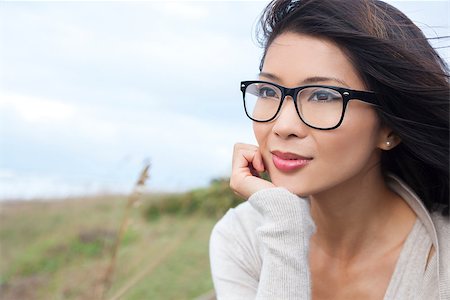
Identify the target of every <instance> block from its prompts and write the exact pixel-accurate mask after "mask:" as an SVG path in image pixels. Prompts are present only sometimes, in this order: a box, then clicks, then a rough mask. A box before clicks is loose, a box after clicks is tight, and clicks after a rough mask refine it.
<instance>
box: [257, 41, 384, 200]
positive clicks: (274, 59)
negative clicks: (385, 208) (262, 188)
mask: <svg viewBox="0 0 450 300" xmlns="http://www.w3.org/2000/svg"><path fill="white" fill-rule="evenodd" d="M260 80H264V81H270V82H274V83H277V84H280V85H283V86H285V87H288V88H293V87H297V86H301V85H306V84H318V85H331V86H340V87H346V88H349V89H354V90H367V88H366V86H365V85H364V83H363V81H362V80H361V78H360V77H359V75H358V74H357V72H356V70H355V68H354V67H353V65H352V63H351V62H350V60H349V59H348V58H347V57H346V55H345V54H344V52H343V51H342V50H341V49H340V48H339V47H338V46H337V45H336V44H334V43H332V42H330V41H328V40H325V39H320V38H315V37H311V36H307V35H299V34H295V33H284V34H281V35H279V36H278V37H277V38H276V39H275V40H274V41H273V42H272V44H271V45H270V47H269V48H268V50H267V53H266V57H265V60H264V67H263V70H262V72H261V74H260ZM253 129H254V133H255V136H256V139H257V141H258V144H259V147H260V151H261V153H262V156H263V159H264V164H265V167H266V169H267V170H268V172H269V174H270V177H271V179H272V182H273V183H274V184H275V185H277V186H282V187H285V188H287V189H289V190H290V191H291V192H293V193H296V194H297V195H302V196H307V195H313V194H316V193H321V192H324V191H328V190H331V189H333V188H335V187H337V186H343V184H345V183H346V182H350V180H351V179H353V178H356V176H362V175H363V174H365V173H367V172H368V171H369V170H371V169H373V168H374V167H375V168H376V167H377V164H378V162H379V156H380V150H379V148H380V147H381V145H383V144H384V143H385V142H386V139H387V134H386V130H385V129H383V128H382V127H381V126H380V123H379V120H378V117H377V115H376V112H375V110H374V108H373V107H372V106H370V105H368V104H366V103H364V102H361V101H354V100H352V101H350V102H349V104H348V106H347V110H346V112H345V116H344V120H343V122H342V124H341V125H340V126H339V127H338V128H336V129H333V130H318V129H313V128H310V127H308V126H307V125H305V124H304V123H303V122H302V121H301V120H300V118H299V116H298V114H297V112H296V110H295V107H294V102H293V101H292V99H291V97H290V96H288V97H287V99H286V100H285V101H284V103H283V106H282V108H281V111H280V112H279V115H278V117H277V118H276V119H275V120H273V121H271V122H266V123H257V122H254V123H253Z"/></svg>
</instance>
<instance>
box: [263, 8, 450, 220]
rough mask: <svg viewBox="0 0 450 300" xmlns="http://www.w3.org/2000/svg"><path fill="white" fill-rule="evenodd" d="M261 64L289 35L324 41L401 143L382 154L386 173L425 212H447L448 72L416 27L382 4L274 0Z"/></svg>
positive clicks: (265, 20) (266, 22)
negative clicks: (346, 63) (335, 48)
mask: <svg viewBox="0 0 450 300" xmlns="http://www.w3.org/2000/svg"><path fill="white" fill-rule="evenodd" d="M260 26H261V27H260V29H261V30H262V31H260V32H259V33H262V35H260V37H262V39H260V42H261V43H262V46H263V47H264V56H263V59H262V61H261V65H260V68H261V69H262V66H263V63H264V57H265V55H266V52H267V49H268V47H269V46H270V45H271V43H272V42H273V40H274V39H275V38H276V37H277V36H278V35H280V34H281V33H285V32H293V33H299V34H307V35H311V36H317V37H320V38H326V39H329V40H331V41H333V42H335V43H336V44H337V45H339V46H340V47H341V48H342V49H343V50H344V52H345V53H346V54H347V55H348V57H349V59H350V60H351V61H352V63H353V64H354V66H355V68H356V69H357V70H358V72H359V74H360V75H361V77H362V79H363V80H364V82H365V83H366V85H367V86H368V88H370V90H372V91H375V92H377V93H378V94H379V102H380V108H378V109H377V111H378V115H379V118H380V120H381V122H382V123H383V124H385V125H386V126H388V127H390V128H391V129H392V130H393V131H394V132H395V134H396V135H397V136H398V137H400V138H401V140H402V142H401V143H400V144H399V145H398V146H397V147H395V148H394V149H392V150H390V151H383V154H382V157H381V168H382V171H383V174H385V175H386V174H387V173H393V174H396V175H397V176H399V177H400V178H402V180H404V181H405V182H406V183H407V184H408V185H409V186H410V187H411V188H412V189H413V190H414V191H415V192H416V194H417V195H418V196H419V197H420V198H421V199H422V201H423V203H424V204H425V206H426V207H427V209H428V210H429V211H430V212H432V211H436V210H440V211H441V212H442V214H443V215H448V209H449V167H450V166H449V117H450V113H449V103H450V101H449V100H450V89H449V69H448V66H447V65H446V63H445V62H444V61H443V60H442V58H441V57H440V56H439V55H438V54H437V53H436V51H435V50H434V49H433V47H432V46H431V45H430V44H429V42H428V40H427V38H426V37H425V36H424V35H423V33H422V32H421V30H420V29H419V28H418V27H417V26H416V25H414V24H413V22H412V21H411V20H410V19H409V18H408V17H407V16H405V15H404V14H403V13H402V12H400V11H399V10H398V9H396V8H394V7H393V6H391V5H389V4H387V3H384V2H382V1H378V0H346V1H342V0H298V1H290V0H274V1H272V2H271V3H270V4H269V5H268V6H267V7H266V9H265V10H264V12H263V15H262V17H261V20H260Z"/></svg>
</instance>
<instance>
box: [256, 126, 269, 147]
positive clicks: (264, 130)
mask: <svg viewBox="0 0 450 300" xmlns="http://www.w3.org/2000/svg"><path fill="white" fill-rule="evenodd" d="M270 131H271V127H270V123H258V122H253V133H254V135H255V138H256V141H257V142H258V146H259V147H260V148H261V151H263V150H264V149H265V148H266V145H267V139H268V136H269V133H270Z"/></svg>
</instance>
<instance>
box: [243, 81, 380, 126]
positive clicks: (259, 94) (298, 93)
mask: <svg viewBox="0 0 450 300" xmlns="http://www.w3.org/2000/svg"><path fill="white" fill-rule="evenodd" d="M241 91H242V95H243V97H244V108H245V113H246V114H247V116H248V117H249V118H250V119H252V120H253V121H255V122H270V121H272V120H274V119H275V118H276V117H277V115H278V113H279V111H280V110H281V106H282V105H283V101H284V99H286V96H291V97H292V99H294V105H295V109H296V111H297V113H298V115H299V117H300V119H301V120H302V121H303V123H305V124H306V125H308V126H309V127H311V128H315V129H321V130H330V129H335V128H337V127H339V125H341V123H342V120H343V119H344V114H345V109H346V107H347V103H348V102H349V101H350V100H360V101H364V102H366V103H368V104H371V105H376V106H377V105H378V102H377V97H376V94H375V93H374V92H367V91H355V90H350V89H346V88H341V87H335V86H327V85H304V86H299V87H296V88H292V89H290V88H286V87H284V86H281V85H278V84H275V83H271V82H266V81H242V82H241Z"/></svg>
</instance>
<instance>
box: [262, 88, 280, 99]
mask: <svg viewBox="0 0 450 300" xmlns="http://www.w3.org/2000/svg"><path fill="white" fill-rule="evenodd" d="M259 96H260V97H263V98H276V97H277V92H276V91H275V90H274V89H272V88H270V87H262V88H260V89H259Z"/></svg>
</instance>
